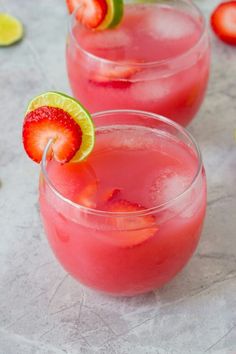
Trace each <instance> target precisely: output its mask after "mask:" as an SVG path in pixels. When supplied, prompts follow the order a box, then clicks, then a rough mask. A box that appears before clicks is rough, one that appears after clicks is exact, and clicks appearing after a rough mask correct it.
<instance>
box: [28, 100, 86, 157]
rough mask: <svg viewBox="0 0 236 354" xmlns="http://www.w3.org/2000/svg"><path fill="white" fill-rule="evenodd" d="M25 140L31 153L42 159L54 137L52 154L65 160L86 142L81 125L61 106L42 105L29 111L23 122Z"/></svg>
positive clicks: (30, 154)
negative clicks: (83, 141) (83, 138)
mask: <svg viewBox="0 0 236 354" xmlns="http://www.w3.org/2000/svg"><path fill="white" fill-rule="evenodd" d="M22 136H23V144H24V148H25V151H26V153H27V154H28V156H29V157H30V158H31V159H32V160H34V161H35V162H37V163H39V162H40V161H41V160H42V156H43V151H44V149H45V147H46V145H47V143H48V141H49V140H50V139H53V144H52V145H51V150H50V152H49V157H51V156H52V153H53V156H54V158H55V159H56V160H57V161H59V162H61V163H64V162H67V161H70V160H71V159H72V158H73V156H74V155H75V153H76V152H77V151H78V150H79V148H80V145H81V142H82V131H81V128H80V126H79V125H78V124H77V123H76V122H75V121H74V120H73V119H72V118H71V116H70V114H69V113H67V112H66V111H64V110H63V109H61V108H56V107H48V106H41V107H39V108H37V109H35V110H33V111H31V112H29V113H28V114H27V115H26V117H25V120H24V124H23V131H22Z"/></svg>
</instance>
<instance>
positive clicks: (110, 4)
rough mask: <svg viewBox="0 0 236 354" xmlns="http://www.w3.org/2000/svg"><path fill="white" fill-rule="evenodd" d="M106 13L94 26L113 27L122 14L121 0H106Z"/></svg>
mask: <svg viewBox="0 0 236 354" xmlns="http://www.w3.org/2000/svg"><path fill="white" fill-rule="evenodd" d="M106 2H107V14H106V17H105V19H104V20H103V21H102V23H101V24H100V25H99V26H98V27H97V28H96V29H98V30H104V29H107V28H113V27H115V26H116V25H118V23H120V21H121V19H122V16H123V0H107V1H106Z"/></svg>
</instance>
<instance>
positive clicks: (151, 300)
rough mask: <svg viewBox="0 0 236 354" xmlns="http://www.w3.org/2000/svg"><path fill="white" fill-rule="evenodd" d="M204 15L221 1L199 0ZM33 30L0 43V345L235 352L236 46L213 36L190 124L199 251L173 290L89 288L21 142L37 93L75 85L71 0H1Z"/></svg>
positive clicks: (21, 352)
mask: <svg viewBox="0 0 236 354" xmlns="http://www.w3.org/2000/svg"><path fill="white" fill-rule="evenodd" d="M196 2H197V3H198V4H199V6H200V7H201V8H202V9H203V10H204V13H205V14H206V17H207V18H208V17H209V13H210V12H211V11H212V9H213V8H214V7H215V5H216V4H217V3H218V2H219V1H216V0H201V1H200V0H199V1H196ZM0 11H9V12H10V13H12V14H14V15H17V16H18V17H19V18H20V19H21V20H22V21H23V23H24V24H25V31H26V36H25V39H24V40H23V41H22V42H21V43H19V44H18V45H15V46H13V47H10V48H5V49H2V48H0V122H1V128H0V129H1V133H0V134H1V135H0V179H1V187H0V353H1V354H30V353H33V354H34V353H36V354H47V353H48V354H49V353H50V354H52V353H57V354H59V353H61V354H63V353H68V354H69V353H70V354H77V353H84V354H90V353H108V354H118V353H122V354H128V353H129V354H141V353H147V354H149V353H150V354H152V353H155V354H191V353H217V354H228V353H231V354H233V353H236V296H235V294H236V218H235V210H236V143H235V141H234V139H233V130H234V128H236V47H235V48H233V47H229V46H226V45H224V44H222V43H220V42H219V41H218V40H217V39H216V38H215V37H214V36H213V35H211V36H212V49H213V58H212V74H211V82H210V85H209V90H208V95H207V98H206V100H205V102H204V105H203V106H202V109H201V111H200V112H199V115H198V118H197V119H196V120H195V121H194V122H193V123H192V125H191V126H190V127H189V129H190V131H191V132H192V133H193V134H194V135H195V137H196V138H197V140H198V141H199V143H200V146H201V149H202V153H203V158H204V161H205V166H206V171H207V176H208V186H209V197H208V199H209V200H208V212H207V219H206V223H205V228H204V232H203V237H202V240H201V243H200V246H199V247H198V250H197V252H196V254H195V256H194V257H193V259H192V260H191V262H190V263H189V265H188V266H187V267H186V268H185V270H184V271H183V272H182V273H181V274H179V275H178V276H177V277H176V278H175V279H174V281H172V282H171V283H170V284H169V285H168V286H166V287H165V288H164V289H162V290H160V291H156V292H152V293H149V294H147V295H144V296H138V297H134V298H121V299H119V298H112V297H108V296H104V295H101V294H98V293H95V292H93V291H91V290H88V289H85V288H84V287H82V286H81V285H80V284H78V283H77V282H76V281H75V280H73V279H72V278H71V277H70V276H68V275H66V274H65V272H64V271H63V269H62V268H61V267H60V265H59V264H58V263H57V262H56V260H55V259H54V256H53V254H52V252H51V251H50V249H49V247H48V245H47V241H46V239H45V236H44V233H43V230H42V227H41V224H40V220H39V215H38V206H37V175H38V166H35V165H34V164H32V163H31V161H29V160H28V159H27V158H26V156H25V154H24V153H23V150H22V146H21V124H22V118H23V113H24V109H25V107H26V104H27V102H28V100H29V99H30V98H31V97H32V96H34V95H36V94H38V93H40V92H43V91H45V90H49V89H57V90H62V91H69V88H68V84H67V80H66V72H65V63H64V46H65V33H66V9H65V5H64V2H63V0H48V1H46V0H41V1H37V2H36V1H33V0H0Z"/></svg>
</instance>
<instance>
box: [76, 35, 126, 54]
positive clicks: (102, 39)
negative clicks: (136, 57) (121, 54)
mask: <svg viewBox="0 0 236 354" xmlns="http://www.w3.org/2000/svg"><path fill="white" fill-rule="evenodd" d="M82 41H83V42H82V45H83V46H84V47H85V48H86V49H87V50H88V49H89V48H90V50H91V51H92V52H94V51H97V50H103V49H104V50H112V49H113V50H114V49H119V48H125V47H127V46H129V45H130V43H131V38H130V36H129V34H128V33H127V32H126V31H125V30H115V31H114V30H107V31H100V32H99V31H98V32H91V33H86V35H85V36H84V38H83V40H82Z"/></svg>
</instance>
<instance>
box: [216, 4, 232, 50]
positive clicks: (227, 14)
mask: <svg viewBox="0 0 236 354" xmlns="http://www.w3.org/2000/svg"><path fill="white" fill-rule="evenodd" d="M211 26H212V28H213V30H214V32H215V33H216V35H217V36H218V37H219V38H220V39H221V40H222V41H224V42H226V43H228V44H232V45H236V1H235V0H234V1H226V2H223V3H222V4H220V5H219V6H218V7H217V8H216V9H215V11H214V12H213V14H212V15H211Z"/></svg>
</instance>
